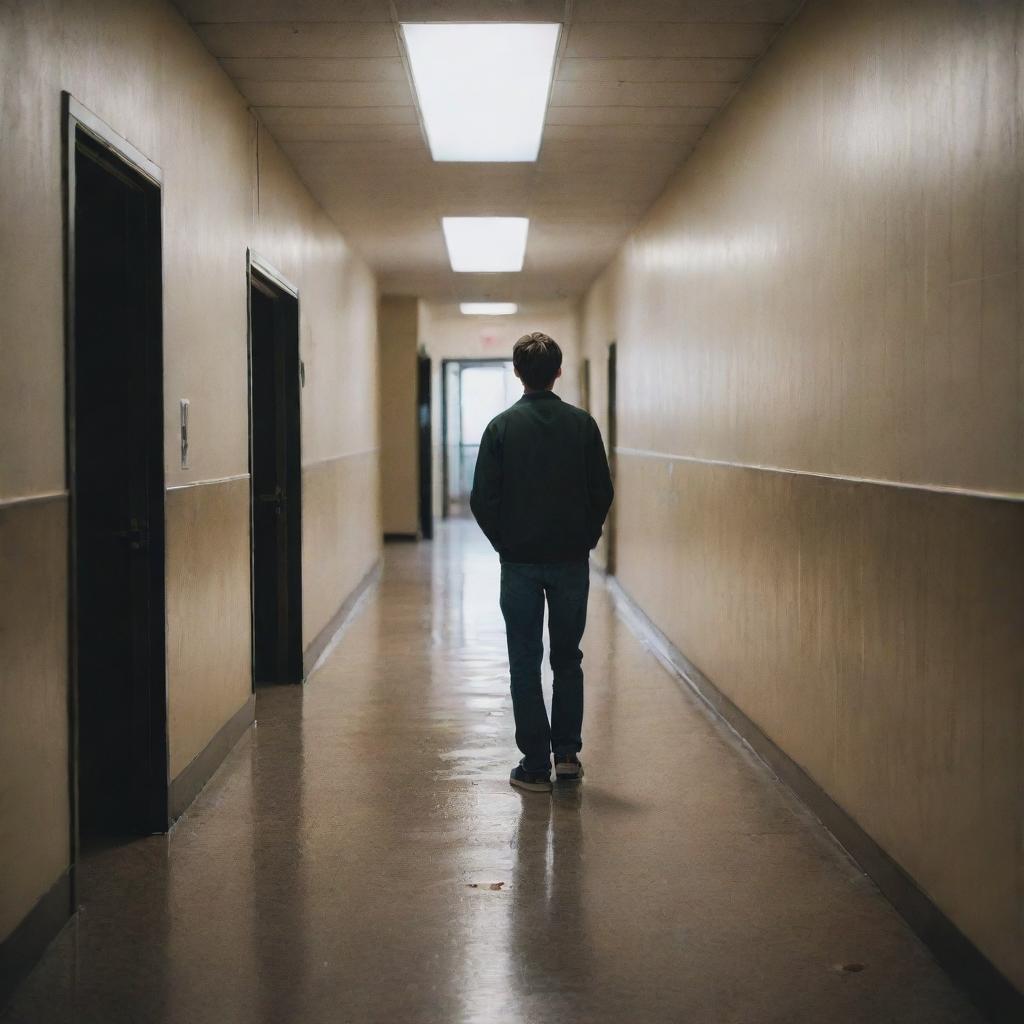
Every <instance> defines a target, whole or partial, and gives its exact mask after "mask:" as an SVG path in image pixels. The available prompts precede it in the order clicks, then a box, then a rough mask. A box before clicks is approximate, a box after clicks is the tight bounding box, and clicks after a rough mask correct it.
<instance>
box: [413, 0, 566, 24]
mask: <svg viewBox="0 0 1024 1024" xmlns="http://www.w3.org/2000/svg"><path fill="white" fill-rule="evenodd" d="M565 8H566V5H565V2H564V0H395V9H396V11H397V14H398V20H399V21H549V22H550V21H557V22H561V21H564V20H565Z"/></svg>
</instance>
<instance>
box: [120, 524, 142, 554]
mask: <svg viewBox="0 0 1024 1024" xmlns="http://www.w3.org/2000/svg"><path fill="white" fill-rule="evenodd" d="M114 536H115V537H117V538H118V540H123V541H124V542H125V544H127V545H128V548H129V549H130V550H131V551H142V550H143V549H144V548H146V547H147V546H148V545H149V530H148V529H147V528H146V527H145V526H144V525H143V524H141V523H140V522H139V521H138V520H137V519H132V520H131V522H130V523H129V525H128V529H126V530H115V531H114Z"/></svg>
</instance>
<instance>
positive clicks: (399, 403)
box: [378, 295, 420, 536]
mask: <svg viewBox="0 0 1024 1024" xmlns="http://www.w3.org/2000/svg"><path fill="white" fill-rule="evenodd" d="M378 323H379V345H380V355H379V359H380V394H381V400H380V436H381V483H380V490H381V511H382V514H383V520H384V532H385V533H392V534H402V535H405V536H415V535H416V534H417V533H418V532H419V479H420V477H419V454H418V452H419V448H418V445H419V441H418V434H417V426H416V415H417V412H416V376H417V358H418V355H417V350H418V342H419V303H418V302H417V300H416V299H415V298H411V297H406V296H396V295H384V296H382V297H381V300H380V310H379V321H378Z"/></svg>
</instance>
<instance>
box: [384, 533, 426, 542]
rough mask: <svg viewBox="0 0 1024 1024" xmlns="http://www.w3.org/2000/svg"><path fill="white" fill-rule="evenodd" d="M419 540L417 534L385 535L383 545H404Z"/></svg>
mask: <svg viewBox="0 0 1024 1024" xmlns="http://www.w3.org/2000/svg"><path fill="white" fill-rule="evenodd" d="M419 539H420V535H419V534H418V533H385V534H384V543H385V544H395V543H399V544H405V543H409V542H412V541H417V540H419Z"/></svg>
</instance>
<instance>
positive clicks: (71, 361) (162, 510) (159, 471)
mask: <svg viewBox="0 0 1024 1024" xmlns="http://www.w3.org/2000/svg"><path fill="white" fill-rule="evenodd" d="M61 115H62V116H61V122H62V127H63V131H62V139H61V142H62V154H61V157H62V158H61V170H62V175H61V177H62V186H63V190H64V196H63V198H64V203H63V213H64V225H63V227H64V374H65V377H64V422H65V441H64V443H65V481H66V486H67V493H68V531H67V545H68V547H67V559H68V563H67V564H68V593H67V606H68V704H67V709H68V789H69V810H70V813H69V845H70V851H69V857H70V868H69V873H70V877H71V894H72V896H71V898H72V909H74V907H75V905H76V901H77V881H76V870H75V869H76V866H77V864H78V861H79V858H80V841H81V840H80V835H79V827H80V817H79V806H78V791H79V774H80V773H79V752H80V751H79V718H80V715H79V703H80V702H79V672H78V608H77V598H76V595H77V591H78V563H77V559H78V535H77V529H76V525H75V520H76V515H75V495H76V473H75V440H76V430H75V298H76V297H75V283H76V278H75V270H76V268H75V217H76V208H75V198H76V197H75V186H76V171H75V161H76V153H77V145H78V140H79V138H80V137H81V138H84V139H85V140H86V141H87V142H88V144H89V145H91V146H93V147H94V148H96V149H98V150H100V151H101V152H103V155H105V156H107V157H109V158H110V159H111V160H112V161H113V162H114V163H115V164H121V165H123V166H125V168H126V170H127V172H128V173H129V174H130V175H135V176H139V177H141V178H143V179H144V181H145V183H146V184H148V185H150V186H151V187H152V189H153V190H154V191H153V192H151V194H150V197H149V201H151V202H155V206H156V214H157V216H156V229H155V230H156V239H155V242H154V244H155V246H156V249H157V255H158V259H156V260H155V261H154V264H153V266H151V267H150V268H149V271H148V273H149V277H148V284H149V287H150V289H151V296H152V305H153V307H154V308H155V315H154V316H153V318H152V320H151V322H150V324H149V330H148V332H147V336H146V338H145V343H146V344H147V345H149V346H151V348H152V351H153V354H154V356H155V358H154V359H153V360H152V362H151V365H152V367H153V368H154V369H153V372H154V373H155V374H156V377H157V379H156V380H155V381H151V382H150V383H152V385H153V393H154V402H153V406H154V407H153V408H151V412H150V415H151V417H152V419H151V423H150V428H151V429H152V430H153V433H154V439H155V440H156V441H157V442H158V450H157V455H156V457H155V458H153V459H152V460H151V473H150V478H149V480H148V481H147V489H148V491H149V504H150V508H151V509H154V510H156V512H157V514H158V517H159V521H158V522H156V523H154V522H151V523H150V524H149V527H150V529H149V542H148V545H147V549H146V550H147V551H148V552H149V568H150V594H149V596H150V602H151V603H150V608H151V616H152V618H151V626H152V627H153V628H152V632H151V637H150V644H149V675H148V682H149V694H148V701H147V704H148V713H149V714H148V717H149V733H150V758H149V765H148V773H147V774H148V778H147V780H146V785H145V789H146V793H147V800H146V802H147V805H148V806H147V819H148V820H147V827H148V828H152V829H153V831H154V832H165V831H166V830H167V828H168V825H169V817H168V802H169V786H170V746H169V742H168V734H167V727H168V714H167V663H166V650H167V565H166V559H167V552H166V540H165V527H166V518H167V511H166V504H167V502H166V497H167V492H166V487H165V480H164V470H165V467H164V425H163V404H164V403H163V383H164V362H163V244H162V232H163V172H162V171H161V169H160V168H159V167H158V166H157V165H156V164H155V163H153V161H152V160H150V159H149V158H148V157H146V156H144V155H143V154H142V153H141V152H140V151H139V150H138V149H136V147H135V146H133V145H132V144H131V143H130V142H129V141H128V140H127V139H125V138H124V137H123V136H121V135H119V134H118V133H117V132H116V131H114V129H113V128H111V127H110V125H108V124H107V123H106V122H105V121H103V120H102V119H101V118H99V117H97V116H96V115H95V114H94V113H93V112H92V111H91V110H89V109H88V108H86V107H84V106H83V105H82V104H81V103H79V102H78V101H77V100H76V99H75V98H74V97H73V96H72V95H71V94H70V93H68V92H66V91H65V92H62V93H61Z"/></svg>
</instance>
